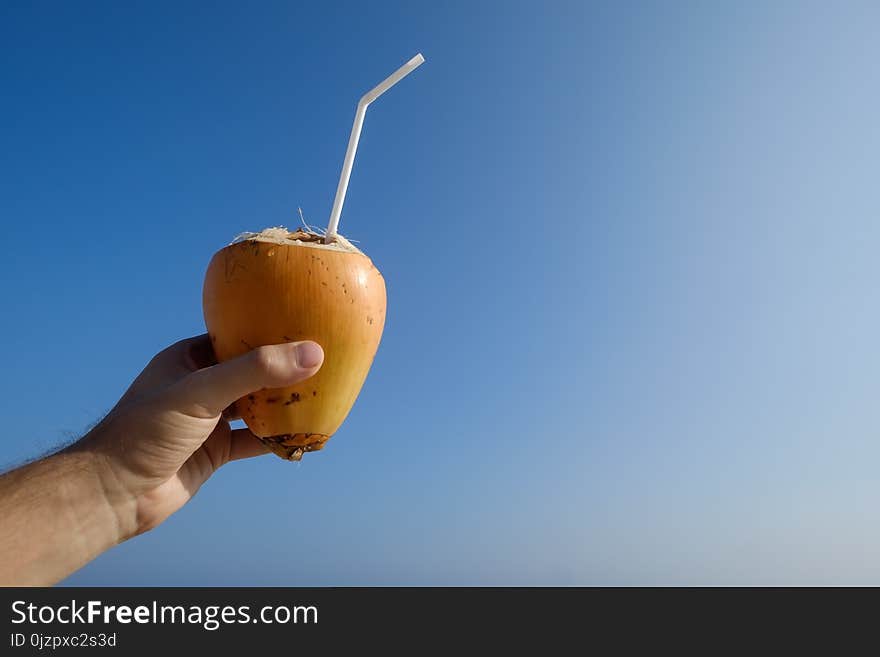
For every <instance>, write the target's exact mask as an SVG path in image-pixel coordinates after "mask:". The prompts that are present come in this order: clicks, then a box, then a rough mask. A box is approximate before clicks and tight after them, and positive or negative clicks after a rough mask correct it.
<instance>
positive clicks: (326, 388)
mask: <svg viewBox="0 0 880 657" xmlns="http://www.w3.org/2000/svg"><path fill="white" fill-rule="evenodd" d="M264 232H267V231H264ZM285 233H286V231H285ZM297 235H299V236H300V237H302V238H304V239H305V240H311V241H302V242H292V239H289V238H293V237H295V236H297ZM288 236H289V238H284V239H274V240H270V239H267V238H264V237H262V236H261V234H258V235H256V236H254V237H252V238H250V239H245V240H244V241H240V242H237V243H233V244H231V245H229V246H227V247H226V248H224V249H221V250H220V251H218V252H217V253H216V254H215V255H214V257H213V258H212V259H211V263H210V264H209V265H208V271H207V273H206V275H205V285H204V291H203V307H204V314H205V324H206V325H207V328H208V333H209V335H210V338H211V341H212V343H213V345H214V352H215V353H216V355H217V359H218V360H219V361H221V362H222V361H225V360H228V359H230V358H235V357H236V356H240V355H242V354H244V353H246V352H247V351H250V350H251V349H253V348H255V347H258V346H261V345H269V344H279V343H282V342H292V341H298V340H314V341H315V342H317V343H318V344H320V345H321V346H322V347H323V349H324V364H323V365H322V366H321V369H320V370H319V371H318V373H317V374H316V375H315V376H313V377H312V378H310V379H308V380H306V381H304V382H302V383H300V384H297V385H294V386H289V387H286V388H277V389H267V390H261V391H256V392H254V393H253V394H250V395H248V396H246V397H243V398H242V399H240V400H239V401H238V402H237V403H236V407H237V411H238V413H239V414H240V415H241V417H242V419H243V420H244V422H245V423H246V424H247V426H248V428H249V429H250V430H251V431H252V432H253V433H254V434H255V435H257V436H258V437H260V439H261V440H262V441H263V442H264V443H265V444H266V445H267V446H268V447H269V448H270V449H272V451H273V452H275V453H276V454H277V455H278V456H281V457H282V458H285V459H290V460H299V459H300V458H301V456H302V454H303V453H304V452H311V451H315V450H319V449H321V448H322V447H323V446H324V443H325V442H326V441H327V440H328V439H329V438H330V436H332V435H333V434H334V433H335V432H336V430H337V429H338V428H339V426H340V425H341V424H342V422H343V421H344V420H345V418H346V416H347V415H348V413H349V411H350V410H351V408H352V406H353V405H354V402H355V399H357V396H358V394H359V393H360V390H361V387H362V386H363V383H364V380H365V379H366V377H367V373H368V372H369V370H370V366H371V365H372V363H373V358H374V356H375V355H376V350H377V349H378V347H379V341H380V340H381V338H382V329H383V327H384V325H385V307H386V297H385V281H384V279H383V278H382V275H381V274H380V273H379V270H378V269H376V267H375V266H374V265H373V263H372V261H371V260H370V259H369V258H368V257H367V256H365V255H364V254H362V253H360V252H358V251H356V250H354V249H352V250H350V251H346V250H342V249H340V250H332V249H328V248H321V247H320V246H318V240H317V239H316V238H314V236H308V235H307V234H305V233H302V232H300V231H298V232H297V233H289V234H288Z"/></svg>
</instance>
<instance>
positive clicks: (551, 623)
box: [0, 588, 876, 655]
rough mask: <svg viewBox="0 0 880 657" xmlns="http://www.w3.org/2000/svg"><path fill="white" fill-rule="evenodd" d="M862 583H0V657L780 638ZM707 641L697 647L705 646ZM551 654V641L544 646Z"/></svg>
mask: <svg viewBox="0 0 880 657" xmlns="http://www.w3.org/2000/svg"><path fill="white" fill-rule="evenodd" d="M875 596H876V591H874V590H868V589H848V590H844V589H834V590H832V589H745V588H738V589H709V588H695V589H659V588H656V589H653V588H641V589H639V588H621V589H615V588H202V589H199V588H139V589H115V588H54V589H24V588H21V589H15V588H10V589H2V595H0V597H2V606H3V611H2V618H3V627H4V634H3V636H2V637H0V646H2V647H0V654H3V655H7V654H8V655H27V654H56V653H58V652H59V651H60V652H63V653H70V654H85V653H89V652H91V653H94V652H100V653H103V654H108V655H110V654H118V655H130V654H153V655H155V654H157V651H166V652H167V651H170V653H171V654H176V652H177V650H178V649H182V648H191V649H198V650H221V651H223V652H222V653H221V654H229V653H228V652H227V651H229V650H241V651H249V652H253V651H256V654H263V652H268V651H270V650H272V651H276V650H284V651H285V652H286V653H293V652H296V651H301V650H304V649H313V650H321V652H322V653H326V652H327V651H328V650H332V649H334V648H343V647H345V648H349V649H350V648H351V647H352V646H355V647H361V648H363V649H370V650H371V652H372V651H373V650H374V649H381V648H389V647H395V648H398V649H404V650H408V651H410V652H412V653H416V654H421V653H422V652H433V650H435V649H438V648H441V647H442V648H446V649H450V648H453V649H454V648H456V647H460V648H467V647H469V646H471V647H473V646H475V645H476V644H477V643H479V644H482V645H489V646H491V647H493V648H501V647H514V648H519V649H520V650H523V649H526V648H529V649H537V650H538V652H539V654H549V653H553V654H555V653H556V652H559V651H560V650H561V649H562V648H563V647H569V648H576V647H578V646H579V647H581V648H584V647H588V646H592V645H596V642H597V641H598V640H600V639H601V640H602V642H603V644H607V642H608V641H611V642H613V645H614V646H616V647H617V648H622V647H626V646H630V645H632V646H634V647H635V646H642V645H644V642H645V641H648V642H649V643H654V644H655V645H660V644H667V643H669V642H672V643H674V644H676V645H680V644H681V642H682V641H684V642H685V643H694V642H697V643H698V644H699V645H704V647H706V648H718V647H723V646H727V647H730V646H732V645H737V646H743V647H750V646H751V647H754V648H757V647H760V646H763V647H767V645H768V640H769V639H768V637H771V636H775V637H777V639H780V638H781V640H782V643H783V645H785V644H788V643H789V642H790V641H791V642H799V640H802V639H804V638H805V637H808V636H809V637H811V638H815V637H816V633H817V632H818V631H820V630H822V629H828V628H830V627H831V622H832V621H835V620H838V621H839V620H845V624H846V631H847V634H846V635H841V638H850V639H852V638H854V637H855V636H856V634H855V632H857V631H858V630H859V629H860V628H861V629H867V628H871V627H872V626H873V618H874V616H875V614H874V611H873V605H872V604H870V603H872V602H873V599H874V598H875ZM705 641H708V643H704V642H705ZM557 649H558V650H557Z"/></svg>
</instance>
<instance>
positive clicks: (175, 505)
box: [76, 335, 324, 540]
mask: <svg viewBox="0 0 880 657" xmlns="http://www.w3.org/2000/svg"><path fill="white" fill-rule="evenodd" d="M323 360H324V352H323V351H322V349H321V347H320V346H319V345H317V344H316V343H314V342H295V343H286V344H279V345H271V346H265V347H258V348H256V349H254V350H252V351H250V352H248V353H247V354H245V355H243V356H240V357H239V358H236V359H233V360H229V361H226V362H224V363H220V364H217V361H216V358H215V356H214V350H213V348H212V347H211V342H210V340H209V339H208V336H206V335H202V336H199V337H195V338H190V339H187V340H182V341H180V342H178V343H176V344H174V345H172V346H170V347H168V348H167V349H165V350H164V351H162V352H161V353H159V354H158V355H156V356H155V357H154V358H153V360H152V361H151V362H150V363H149V365H147V367H146V368H145V369H144V370H143V372H141V374H140V375H139V376H138V377H137V379H135V381H134V382H133V383H132V384H131V387H129V389H128V390H127V391H126V393H125V395H123V397H122V399H120V400H119V403H118V404H117V405H116V406H115V407H114V408H113V410H112V411H111V412H110V413H109V414H108V415H107V416H106V417H105V418H104V419H103V420H102V421H101V423H100V424H98V426H96V427H95V428H94V429H93V430H92V431H91V432H89V434H88V435H87V436H86V437H85V438H83V439H82V440H81V441H80V443H78V444H77V445H76V448H77V449H81V450H85V451H86V452H88V453H89V454H90V455H91V456H93V457H94V458H95V460H96V464H97V466H96V469H97V471H98V472H99V473H100V477H101V481H102V486H103V487H104V490H105V492H106V495H107V498H108V501H109V502H110V506H111V507H112V508H113V510H114V511H115V513H116V516H117V519H118V523H119V529H120V537H119V540H124V539H125V538H128V537H130V536H133V535H136V534H139V533H142V532H144V531H147V530H149V529H152V528H153V527H155V526H156V525H158V524H159V523H161V522H162V521H163V520H165V519H166V518H167V517H168V516H169V515H171V514H172V513H174V512H175V511H177V510H178V509H179V508H180V507H181V506H183V505H184V504H185V503H186V502H187V501H189V499H190V498H191V497H192V496H193V495H195V493H196V491H198V489H199V487H200V486H201V485H202V484H203V483H204V482H205V481H206V480H207V479H208V478H209V477H210V476H211V475H212V474H213V473H214V472H216V470H217V469H218V468H219V467H220V466H222V465H224V464H226V463H228V462H229V461H234V460H237V459H243V458H248V457H251V456H258V455H260V454H264V453H266V452H267V449H266V448H265V447H264V446H263V444H262V443H261V442H260V441H259V440H258V439H257V438H256V436H254V435H253V434H252V433H251V432H250V431H249V430H248V429H231V428H230V426H229V421H228V420H229V419H231V418H232V417H233V416H234V413H231V412H230V411H229V407H230V405H231V404H233V403H234V402H235V401H236V400H237V399H239V398H241V397H243V396H245V395H247V394H248V393H251V392H254V391H256V390H260V389H263V388H279V387H283V386H288V385H292V384H294V383H297V382H299V381H302V380H304V379H307V378H309V377H310V376H312V375H314V374H315V373H316V372H317V371H318V370H319V369H320V367H321V364H322V362H323ZM224 411H225V412H224Z"/></svg>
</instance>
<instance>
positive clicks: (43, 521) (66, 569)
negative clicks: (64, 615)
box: [0, 446, 132, 586]
mask: <svg viewBox="0 0 880 657" xmlns="http://www.w3.org/2000/svg"><path fill="white" fill-rule="evenodd" d="M107 477H108V470H107V469H106V468H103V467H102V464H101V461H100V459H99V457H98V456H96V455H95V454H93V453H91V452H90V451H88V450H85V449H80V448H78V447H76V446H74V447H73V448H70V449H67V450H64V451H62V452H59V453H58V454H55V455H53V456H50V457H48V458H45V459H42V460H40V461H36V462H34V463H30V464H28V465H26V466H23V467H21V468H18V469H17V470H13V471H12V472H8V473H7V474H5V475H3V476H2V477H0V527H2V529H0V585H7V586H8V585H21V586H40V585H50V584H54V583H56V582H58V581H59V580H61V579H63V578H65V577H66V576H67V575H69V574H70V573H72V572H74V571H76V570H77V569H79V568H81V567H82V566H83V565H85V564H86V563H88V562H89V561H90V560H92V559H94V558H95V557H96V556H98V555H99V554H101V553H102V552H104V551H105V550H107V549H108V548H110V547H112V546H113V545H115V544H117V543H118V542H120V541H121V540H123V538H124V537H126V536H128V535H130V533H131V531H132V528H130V527H124V526H122V524H124V522H122V521H121V520H120V518H121V517H122V518H124V517H126V516H125V515H120V513H119V509H118V507H119V505H120V504H123V503H124V502H123V500H121V499H119V497H118V496H117V495H116V494H115V493H114V490H115V489H114V488H113V482H112V480H110V481H108V478H107Z"/></svg>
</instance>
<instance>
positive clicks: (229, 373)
mask: <svg viewBox="0 0 880 657" xmlns="http://www.w3.org/2000/svg"><path fill="white" fill-rule="evenodd" d="M323 362H324V350H323V349H321V346H320V345H319V344H318V343H316V342H311V341H304V342H288V343H285V344H273V345H267V346H264V347H257V348H256V349H253V350H251V351H249V352H248V353H246V354H244V355H242V356H239V357H238V358H233V359H232V360H228V361H225V362H223V363H218V364H216V365H212V366H211V367H206V368H204V369H201V370H196V371H195V372H193V373H191V374H188V375H187V376H185V377H184V378H183V379H181V380H180V381H178V382H177V383H175V384H174V385H173V386H171V388H170V389H169V390H168V393H169V394H170V395H171V396H172V398H173V400H174V402H173V403H174V406H175V407H176V408H177V409H179V410H180V411H182V412H184V413H187V414H189V415H195V416H198V417H216V416H218V415H220V413H221V412H222V411H223V409H224V408H226V407H227V406H229V405H230V404H231V403H232V402H234V401H235V400H237V399H240V398H241V397H244V396H245V395H246V394H248V393H249V392H253V391H255V390H261V389H263V388H281V387H283V386H289V385H293V384H294V383H298V382H300V381H303V380H305V379H308V378H309V377H310V376H312V375H314V374H315V372H317V371H318V370H319V369H321V364H322V363H323Z"/></svg>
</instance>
